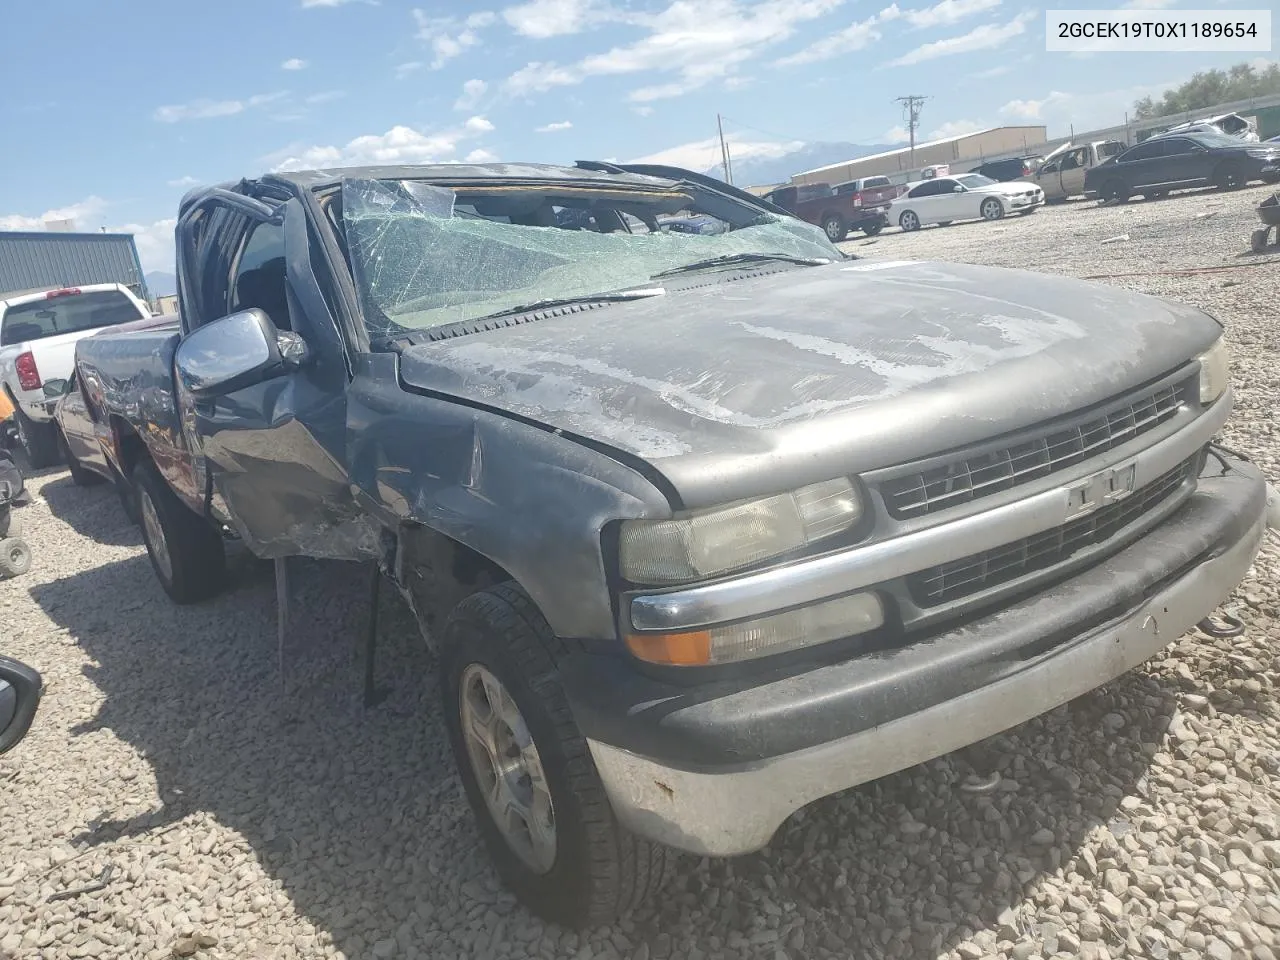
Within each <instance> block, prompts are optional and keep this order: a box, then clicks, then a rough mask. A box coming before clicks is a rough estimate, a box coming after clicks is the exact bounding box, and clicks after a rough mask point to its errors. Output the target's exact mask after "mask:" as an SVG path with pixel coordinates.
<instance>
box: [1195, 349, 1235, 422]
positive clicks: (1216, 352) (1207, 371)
mask: <svg viewBox="0 0 1280 960" xmlns="http://www.w3.org/2000/svg"><path fill="white" fill-rule="evenodd" d="M1196 359H1197V360H1199V361H1200V403H1201V404H1202V405H1204V406H1208V405H1209V404H1211V403H1213V401H1215V400H1217V399H1218V398H1219V397H1220V396H1222V395H1223V393H1225V392H1226V389H1227V384H1228V383H1230V381H1231V358H1230V357H1229V356H1228V355H1227V344H1226V341H1225V340H1224V339H1223V338H1221V337H1219V338H1218V342H1217V343H1215V344H1214V345H1213V346H1212V347H1210V348H1209V349H1208V350H1206V351H1205V352H1204V353H1202V354H1200V356H1198V357H1196Z"/></svg>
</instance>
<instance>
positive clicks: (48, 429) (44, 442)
mask: <svg viewBox="0 0 1280 960" xmlns="http://www.w3.org/2000/svg"><path fill="white" fill-rule="evenodd" d="M13 418H14V419H15V420H16V421H18V442H19V443H20V444H22V450H23V452H24V453H25V454H26V455H27V461H28V462H29V463H30V464H31V466H32V468H33V469H35V470H43V469H44V468H45V467H52V466H53V465H54V464H55V463H57V462H58V429H57V427H56V426H55V425H54V424H52V423H37V422H36V421H34V420H32V419H31V418H30V417H28V416H27V415H26V414H25V413H23V412H22V410H21V409H20V408H17V407H16V406H15V409H14V411H13Z"/></svg>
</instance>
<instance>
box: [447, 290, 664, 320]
mask: <svg viewBox="0 0 1280 960" xmlns="http://www.w3.org/2000/svg"><path fill="white" fill-rule="evenodd" d="M666 292H667V291H666V289H665V288H664V287H645V288H644V289H643V290H618V291H616V292H614V293H591V294H586V295H585V296H581V297H551V298H548V299H546V300H534V301H533V302H532V303H526V304H523V305H522V306H519V307H506V308H505V309H502V310H498V311H497V312H495V313H487V314H485V315H484V316H483V317H474V318H472V319H471V320H466V321H463V322H465V323H478V322H479V321H481V320H494V319H496V318H498V317H507V316H512V315H515V314H520V313H532V312H533V311H535V310H551V309H553V308H555V307H571V306H573V305H574V304H575V303H618V302H620V301H623V300H643V299H645V298H646V297H660V296H662V295H663V294H664V293H666Z"/></svg>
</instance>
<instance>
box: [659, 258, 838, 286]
mask: <svg viewBox="0 0 1280 960" xmlns="http://www.w3.org/2000/svg"><path fill="white" fill-rule="evenodd" d="M769 262H774V263H795V264H799V265H800V266H804V267H820V266H822V265H823V264H827V263H834V262H835V261H834V260H831V259H829V258H827V257H794V256H792V255H791V254H789V253H729V254H725V255H724V256H722V257H708V258H707V259H706V260H695V261H693V263H686V264H685V265H684V266H683V267H672V268H671V269H670V270H663V271H662V272H661V273H655V274H654V275H653V276H652V277H650V278H649V279H650V280H657V279H658V278H659V277H672V276H675V275H676V274H678V273H690V272H692V271H694V270H705V269H708V268H710V267H722V266H729V265H732V264H735V263H769Z"/></svg>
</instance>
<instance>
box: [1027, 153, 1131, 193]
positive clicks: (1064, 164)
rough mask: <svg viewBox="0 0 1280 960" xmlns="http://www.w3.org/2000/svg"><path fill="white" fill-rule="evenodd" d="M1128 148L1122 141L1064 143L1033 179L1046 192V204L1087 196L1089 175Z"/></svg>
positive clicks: (1049, 156)
mask: <svg viewBox="0 0 1280 960" xmlns="http://www.w3.org/2000/svg"><path fill="white" fill-rule="evenodd" d="M1124 149H1125V146H1124V144H1123V143H1121V142H1120V141H1119V140H1095V141H1093V142H1092V143H1082V144H1075V143H1064V144H1062V145H1061V146H1060V147H1058V148H1057V149H1056V150H1054V151H1053V152H1051V153H1050V154H1049V155H1048V156H1047V157H1045V158H1044V163H1042V164H1041V165H1040V166H1039V168H1037V170H1036V172H1035V175H1034V176H1033V177H1031V179H1032V180H1034V181H1035V183H1036V185H1037V186H1038V187H1039V188H1040V189H1041V190H1043V191H1044V199H1045V202H1046V203H1057V202H1059V201H1062V200H1066V199H1068V198H1069V197H1077V196H1083V195H1084V176H1085V173H1086V172H1088V171H1089V170H1092V169H1093V168H1094V167H1096V166H1098V165H1099V164H1101V163H1105V162H1106V161H1107V159H1108V158H1109V157H1114V156H1116V155H1117V154H1120V153H1123V152H1124Z"/></svg>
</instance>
